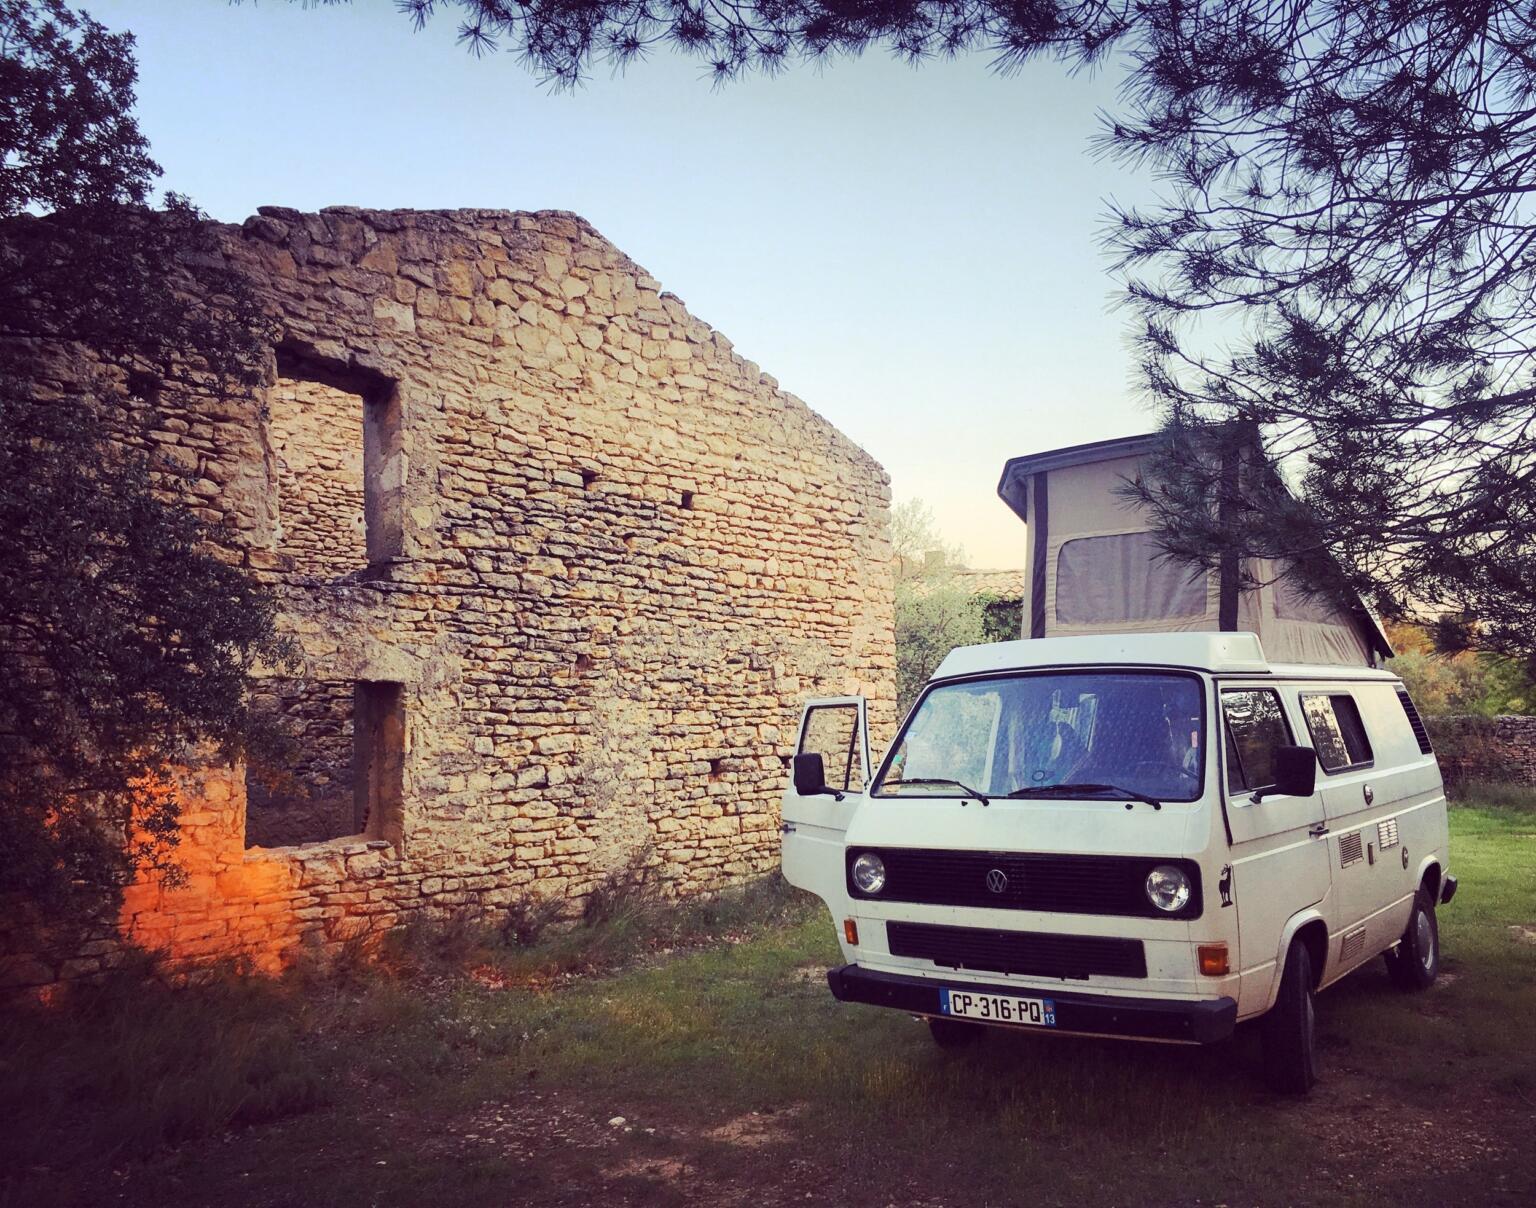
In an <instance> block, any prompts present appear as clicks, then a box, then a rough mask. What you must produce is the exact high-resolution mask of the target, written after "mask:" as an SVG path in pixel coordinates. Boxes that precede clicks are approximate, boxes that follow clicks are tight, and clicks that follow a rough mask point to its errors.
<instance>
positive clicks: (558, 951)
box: [0, 797, 1536, 1204]
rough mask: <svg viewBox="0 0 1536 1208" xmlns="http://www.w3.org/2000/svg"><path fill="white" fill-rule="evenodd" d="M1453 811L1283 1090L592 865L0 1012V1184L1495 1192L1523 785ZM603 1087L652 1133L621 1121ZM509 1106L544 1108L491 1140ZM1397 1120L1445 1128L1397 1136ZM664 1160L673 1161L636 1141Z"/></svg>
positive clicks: (521, 1197)
mask: <svg viewBox="0 0 1536 1208" xmlns="http://www.w3.org/2000/svg"><path fill="white" fill-rule="evenodd" d="M1452 834H1453V839H1452V842H1453V861H1454V869H1455V871H1456V872H1457V874H1458V876H1459V877H1460V878H1461V891H1460V893H1459V894H1458V896H1457V899H1456V901H1455V903H1454V904H1453V905H1452V906H1450V907H1448V908H1446V909H1445V910H1444V911H1443V912H1442V914H1441V929H1442V938H1443V945H1444V951H1445V962H1444V976H1443V978H1442V984H1441V985H1440V986H1438V987H1437V988H1436V989H1435V990H1434V991H1432V992H1430V993H1429V994H1426V995H1420V996H1403V995H1401V994H1399V993H1397V992H1396V991H1394V990H1392V989H1391V987H1390V985H1389V984H1388V981H1387V979H1386V977H1385V975H1384V974H1383V973H1381V972H1379V971H1378V970H1377V969H1376V968H1371V969H1369V970H1366V971H1362V972H1361V973H1358V974H1356V975H1354V976H1352V977H1350V978H1349V979H1347V980H1346V981H1345V982H1344V983H1342V984H1341V985H1340V986H1339V987H1337V988H1335V989H1333V990H1330V991H1329V992H1328V993H1327V994H1326V995H1325V996H1324V997H1323V998H1322V999H1320V1005H1319V1016H1320V1022H1321V1025H1322V1039H1323V1044H1324V1049H1325V1064H1326V1066H1327V1067H1328V1069H1329V1079H1328V1082H1327V1083H1325V1085H1324V1087H1323V1088H1321V1093H1320V1094H1318V1095H1317V1096H1315V1097H1314V1099H1313V1100H1312V1101H1309V1102H1307V1103H1306V1104H1298V1103H1293V1102H1288V1101H1284V1100H1279V1099H1276V1098H1274V1097H1272V1096H1270V1095H1269V1094H1267V1093H1266V1092H1265V1091H1263V1090H1262V1089H1261V1088H1260V1085H1259V1083H1258V1080H1257V1077H1256V1070H1255V1066H1256V1047H1255V1043H1254V1038H1253V1037H1252V1036H1250V1035H1244V1034H1242V1033H1240V1034H1239V1036H1238V1037H1237V1038H1236V1039H1234V1040H1233V1041H1232V1042H1230V1043H1228V1044H1225V1045H1220V1046H1215V1047H1213V1048H1209V1049H1187V1048H1178V1047H1157V1046H1130V1045H1124V1044H1116V1043H1112V1042H1095V1041H1086V1040H1074V1039H1070V1038H1054V1039H1050V1038H1036V1037H1032V1036H1018V1035H1012V1034H998V1035H995V1036H993V1037H991V1038H989V1039H988V1041H987V1042H986V1043H984V1044H983V1045H981V1046H978V1047H977V1048H976V1049H974V1050H972V1051H969V1052H966V1053H964V1054H960V1055H952V1054H944V1053H940V1052H939V1051H937V1050H936V1049H934V1048H933V1047H932V1046H931V1045H930V1043H929V1042H928V1040H927V1037H926V1035H925V1034H924V1030H923V1029H922V1028H921V1027H920V1026H919V1025H916V1024H914V1023H912V1022H911V1021H910V1020H908V1019H906V1018H905V1017H903V1016H900V1015H898V1014H895V1013H893V1012H888V1011H879V1010H876V1009H873V1008H859V1007H848V1006H843V1005H841V1004H838V1003H836V1002H834V1001H833V1000H832V999H831V997H830V996H829V995H828V994H827V992H826V987H825V983H824V982H823V981H822V979H821V977H820V972H821V971H822V970H823V969H825V968H826V967H827V966H829V965H830V964H832V963H834V962H835V961H836V960H837V959H838V957H837V948H836V944H835V942H834V940H833V933H832V926H831V923H830V921H829V920H828V918H827V916H826V913H825V911H824V910H822V909H821V908H820V906H819V903H809V902H807V901H806V900H804V899H801V898H799V896H798V895H795V894H794V893H793V891H789V890H787V889H785V888H784V887H782V884H781V883H779V882H778V881H777V879H776V878H774V879H771V880H769V881H767V882H764V883H763V884H761V885H759V886H757V887H754V888H752V889H750V890H749V891H746V892H740V893H736V894H731V895H727V896H725V897H724V898H722V899H720V900H719V901H716V902H713V903H705V904H698V903H695V904H689V905H686V906H680V907H679V906H672V907H664V906H660V905H658V904H656V903H655V902H654V901H652V900H650V899H648V898H647V897H646V896H645V895H639V894H637V895H631V896H630V897H629V898H627V899H626V898H624V895H617V899H616V903H615V904H613V905H612V908H610V909H606V910H605V911H603V912H600V913H601V915H602V917H598V918H594V919H591V920H590V921H589V924H588V925H584V926H582V927H578V928H576V929H574V930H568V931H565V932H559V933H550V934H546V935H544V936H542V937H541V938H540V939H539V940H538V941H537V942H536V943H532V944H518V943H516V942H515V937H514V938H513V940H512V941H508V940H507V939H505V938H503V937H501V936H500V935H498V933H497V932H496V931H494V930H488V929H485V928H478V927H474V926H471V925H470V924H468V923H465V922H463V921H460V922H459V923H457V924H455V925H453V926H451V927H448V928H443V929H440V930H439V931H438V932H437V933H435V934H434V933H429V932H427V931H425V930H421V931H418V932H416V933H414V934H411V935H406V936H403V937H400V938H398V939H397V940H396V941H395V942H394V943H393V944H392V945H391V947H390V949H389V950H388V951H386V952H385V953H383V954H382V957H383V959H382V961H381V967H379V968H376V969H361V970H360V969H355V968H354V969H352V970H350V971H348V973H347V976H345V977H334V976H333V977H326V978H321V977H319V976H317V975H316V974H314V973H308V974H305V975H303V976H300V977H296V978H293V979H290V980H289V981H288V982H285V983H275V984H274V983H262V982H256V981H249V980H243V979H238V978H233V977H231V978H228V979H225V980H223V981H221V982H219V983H218V984H215V985H212V986H208V987H203V988H200V989H196V990H186V991H169V990H165V989H161V988H153V987H150V988H143V987H138V988H133V987H129V986H126V985H122V984H118V985H113V986H107V987H103V988H101V989H100V990H99V991H97V992H95V993H94V994H92V995H89V996H87V997H86V998H85V999H84V1000H82V1001H81V1002H79V1003H78V1004H76V1005H75V1006H74V1007H73V1008H72V1009H71V1010H70V1011H69V1012H68V1013H66V1014H63V1015H57V1014H55V1015H52V1016H42V1015H27V1016H22V1017H20V1018H19V1019H17V1020H15V1021H12V1023H13V1026H11V1027H9V1028H7V1029H5V1030H4V1032H3V1034H0V1085H3V1086H4V1087H5V1092H6V1093H5V1100H6V1101H5V1102H4V1103H3V1104H0V1188H4V1187H6V1186H7V1184H6V1183H5V1182H4V1181H3V1180H5V1179H6V1178H9V1179H10V1183H9V1191H8V1192H7V1191H5V1190H0V1204H22V1203H34V1202H39V1201H42V1200H46V1199H48V1198H50V1197H51V1198H53V1199H54V1200H58V1201H62V1200H67V1199H69V1198H70V1197H71V1196H74V1197H75V1198H78V1199H79V1200H80V1201H81V1202H92V1201H94V1200H95V1199H96V1198H98V1193H99V1192H100V1191H101V1190H102V1188H103V1187H107V1186H110V1187H112V1188H113V1189H114V1195H115V1196H116V1197H121V1198H123V1199H124V1200H125V1201H126V1202H143V1203H149V1202H189V1203H190V1202H215V1201H216V1202H221V1203H252V1204H256V1203H260V1204H267V1203H271V1204H277V1203H291V1202H295V1201H298V1200H302V1201H303V1202H306V1203H317V1204H324V1203H335V1204H350V1203H380V1204H388V1203H400V1204H406V1203H420V1202H426V1201H431V1200H434V1199H438V1198H441V1197H442V1195H443V1189H444V1188H446V1187H450V1186H451V1187H452V1191H453V1197H454V1199H455V1200H456V1201H457V1202H459V1203H463V1204H482V1203H484V1204H492V1203H498V1204H499V1203H506V1202H527V1201H529V1200H532V1199H534V1198H538V1199H539V1200H540V1202H541V1203H567V1202H568V1203H581V1202H587V1201H588V1200H590V1199H595V1198H599V1197H603V1198H607V1199H610V1200H611V1201H612V1202H618V1203H628V1202H636V1203H642V1202H643V1203H650V1202H674V1201H673V1200H669V1199H668V1198H667V1197H668V1196H676V1195H683V1194H684V1193H683V1192H681V1191H677V1186H695V1187H699V1186H703V1187H704V1188H705V1189H704V1190H700V1191H698V1193H697V1194H694V1193H688V1194H689V1195H690V1196H691V1198H692V1199H708V1200H716V1199H721V1198H730V1195H728V1194H726V1192H728V1191H730V1190H731V1189H732V1188H736V1189H738V1190H740V1191H742V1192H743V1194H746V1195H747V1197H748V1198H751V1199H753V1200H755V1201H757V1202H762V1203H775V1202H781V1200H782V1202H788V1200H790V1199H794V1200H796V1201H797V1202H803V1200H804V1198H805V1195H806V1193H807V1192H809V1193H811V1194H812V1195H813V1196H815V1197H816V1198H818V1199H822V1198H828V1199H831V1198H841V1199H847V1200H850V1201H852V1202H865V1201H868V1202H877V1203H887V1202H892V1201H902V1200H908V1199H914V1198H920V1197H922V1196H928V1197H931V1198H939V1199H943V1200H944V1201H946V1202H948V1201H950V1200H951V1199H956V1198H957V1202H965V1203H970V1204H984V1203H1002V1202H1012V1201H1014V1200H1016V1199H1018V1198H1020V1197H1021V1195H1022V1194H1023V1192H1021V1189H1027V1191H1028V1198H1030V1199H1032V1200H1034V1201H1037V1202H1044V1203H1055V1202H1062V1203H1067V1202H1082V1201H1091V1202H1106V1203H1142V1202H1149V1203H1150V1202H1158V1203H1168V1202H1177V1203H1193V1202H1211V1203H1216V1202H1225V1203H1320V1204H1332V1203H1339V1204H1354V1203H1364V1202H1366V1201H1368V1200H1374V1199H1375V1198H1379V1197H1381V1196H1383V1195H1393V1196H1396V1197H1397V1198H1402V1199H1416V1200H1421V1201H1435V1202H1449V1201H1452V1200H1460V1201H1469V1200H1478V1201H1484V1202H1498V1201H1500V1198H1501V1197H1506V1198H1507V1202H1510V1203H1517V1202H1521V1200H1520V1197H1521V1196H1522V1195H1526V1194H1528V1193H1536V1162H1532V1160H1531V1159H1530V1158H1527V1157H1523V1154H1524V1144H1525V1142H1526V1139H1527V1138H1528V1137H1529V1130H1530V1119H1531V1113H1532V1108H1533V1106H1536V1043H1533V1040H1532V1035H1531V1027H1530V1023H1529V1021H1530V1020H1532V1019H1536V945H1533V944H1529V943H1525V942H1523V941H1521V940H1519V939H1517V938H1516V937H1515V936H1514V935H1512V933H1511V930H1510V929H1511V926H1514V925H1519V924H1525V923H1531V924H1536V876H1533V875H1532V868H1533V866H1536V801H1532V800H1531V799H1530V798H1529V797H1527V798H1525V799H1523V801H1522V799H1518V798H1510V799H1509V800H1508V801H1507V802H1506V803H1504V804H1501V805H1500V806H1499V808H1491V809H1485V808H1459V809H1457V810H1454V811H1453V813H1452ZM525 936H526V933H525ZM466 970H467V972H466ZM594 972H596V973H597V974H598V975H593V974H594ZM575 974H582V976H573V975H575ZM530 1112H531V1113H534V1114H533V1115H532V1116H531V1117H529V1116H528V1113H530ZM754 1112H756V1113H758V1115H757V1116H752V1115H751V1113H754ZM488 1113H489V1115H488ZM561 1113H564V1114H561ZM619 1115H623V1116H625V1117H626V1118H633V1119H634V1120H636V1121H639V1122H642V1123H648V1124H649V1125H652V1126H654V1127H655V1128H656V1130H657V1131H656V1132H655V1133H654V1134H650V1133H646V1132H644V1130H643V1129H640V1130H638V1131H636V1132H634V1133H632V1134H621V1133H616V1132H614V1131H613V1130H612V1129H609V1128H607V1126H606V1120H607V1119H608V1117H609V1116H619ZM502 1116H505V1118H506V1119H507V1120H511V1121H514V1122H516V1121H518V1120H524V1119H525V1118H528V1119H532V1120H533V1121H534V1123H533V1124H532V1125H530V1126H529V1128H530V1130H531V1131H529V1134H528V1136H527V1137H526V1138H523V1139H521V1140H519V1141H518V1142H517V1144H516V1145H512V1144H511V1143H510V1142H508V1143H505V1144H504V1143H500V1142H498V1143H497V1144H496V1145H493V1146H490V1147H489V1148H487V1140H486V1138H487V1136H489V1135H490V1134H491V1133H494V1132H495V1130H496V1129H498V1128H502V1127H503V1125H502V1124H501V1123H496V1121H497V1120H499V1119H500V1118H501V1117H502ZM487 1119H489V1120H491V1123H486V1120H487ZM742 1119H747V1120H756V1121H762V1120H770V1121H773V1120H776V1121H779V1122H780V1123H778V1124H776V1125H775V1126H774V1128H775V1129H777V1130H778V1131H777V1132H775V1133H774V1135H775V1137H777V1142H776V1143H775V1144H769V1145H765V1146H762V1147H754V1146H752V1145H735V1144H726V1143H723V1142H720V1141H718V1140H712V1139H711V1137H712V1135H713V1134H712V1133H711V1131H710V1129H709V1128H708V1127H706V1125H708V1124H718V1123H719V1122H721V1121H732V1120H742ZM561 1121H564V1123H561ZM1458 1122H1461V1123H1458ZM1427 1125H1433V1127H1432V1128H1431V1129H1429V1131H1427V1132H1426V1133H1425V1134H1424V1136H1423V1137H1422V1138H1420V1139H1419V1140H1418V1141H1416V1142H1412V1143H1410V1142H1408V1141H1407V1138H1408V1137H1409V1136H1410V1131H1411V1130H1412V1129H1417V1128H1421V1127H1424V1126H1427ZM506 1127H507V1128H512V1127H513V1125H510V1124H509V1125H506ZM1378 1127H1379V1129H1380V1132H1379V1134H1378V1133H1377V1132H1372V1131H1370V1130H1372V1129H1376V1128H1378ZM1361 1130H1365V1131H1364V1132H1362V1131H1361ZM1404 1130H1410V1131H1404ZM1506 1130H1508V1131H1509V1135H1514V1134H1515V1133H1518V1135H1519V1136H1520V1138H1521V1148H1520V1149H1519V1150H1518V1151H1512V1150H1510V1149H1509V1148H1508V1147H1507V1146H1505V1145H1504V1144H1503V1142H1502V1141H1501V1139H1500V1138H1502V1137H1504V1136H1505V1135H1506ZM1357 1134H1358V1135H1357ZM495 1135H497V1136H501V1135H502V1134H501V1133H495ZM508 1135H510V1134H508ZM518 1135H519V1136H521V1134H518ZM469 1137H474V1138H476V1140H474V1141H470V1140H468V1139H466V1138H469ZM246 1138H259V1145H260V1160H259V1161H256V1160H253V1158H254V1155H253V1154H252V1153H251V1152H250V1150H249V1148H248V1146H249V1145H251V1144H255V1142H254V1141H247V1140H246ZM1472 1138H1481V1140H1477V1141H1475V1143H1474V1140H1472ZM1463 1142H1465V1145H1463V1144H1462V1143H1463ZM1403 1144H1409V1148H1411V1149H1420V1150H1421V1149H1423V1148H1425V1147H1427V1148H1428V1149H1429V1150H1430V1151H1431V1152H1433V1153H1435V1154H1437V1155H1441V1156H1437V1157H1436V1158H1435V1160H1434V1161H1432V1162H1429V1163H1428V1164H1425V1163H1423V1162H1413V1163H1404V1162H1400V1161H1397V1160H1396V1155H1397V1153H1398V1147H1399V1146H1400V1145H1403ZM1479 1147H1481V1148H1479ZM1462 1148H1465V1149H1466V1151H1467V1152H1466V1153H1465V1154H1462V1153H1461V1149H1462ZM1485 1151H1486V1152H1485ZM381 1153H382V1154H387V1155H388V1156H387V1158H380V1157H379V1155H380V1154H381ZM1512 1153H1513V1155H1514V1156H1510V1155H1511V1154H1512ZM605 1155H607V1156H605ZM614 1155H617V1156H618V1157H622V1158H623V1162H620V1163H619V1164H618V1165H617V1166H616V1165H614V1163H615V1162H616V1161H617V1157H615V1156H614ZM1442 1157H1443V1160H1442ZM674 1160H675V1161H678V1162H682V1163H683V1166H682V1167H681V1168H680V1169H684V1170H687V1171H692V1172H694V1173H693V1174H692V1175H689V1176H688V1177H690V1178H693V1179H694V1180H695V1183H694V1184H688V1183H686V1180H685V1181H684V1183H682V1184H679V1183H678V1179H680V1178H683V1176H682V1175H679V1174H677V1173H676V1171H675V1170H674V1172H673V1174H672V1175H670V1176H668V1177H667V1178H665V1179H663V1178H660V1177H652V1176H650V1175H647V1174H645V1173H644V1172H645V1171H647V1170H652V1169H667V1170H672V1169H673V1168H672V1167H666V1166H665V1165H663V1166H661V1167H655V1166H654V1164H655V1163H657V1162H662V1163H665V1162H667V1161H674ZM381 1163H384V1164H381ZM625 1163H628V1165H625ZM647 1163H651V1164H652V1165H647ZM113 1171H117V1172H118V1173H117V1174H113V1173H112V1172H113ZM957 1171H959V1172H963V1177H962V1181H961V1182H960V1183H959V1184H957V1182H956V1172H957ZM125 1172H126V1173H125ZM636 1172H639V1173H636ZM699 1179H704V1180H705V1184H702V1185H701V1184H698V1182H697V1180H699ZM114 1180H115V1181H114ZM1500 1180H1502V1182H1501V1181H1500ZM513 1185H515V1186H516V1187H518V1188H519V1189H521V1190H520V1191H519V1193H518V1194H517V1195H516V1196H512V1197H511V1199H510V1201H509V1195H508V1187H509V1186H513ZM540 1188H542V1189H543V1191H542V1192H540V1193H539V1195H538V1196H535V1194H534V1192H535V1191H536V1190H537V1189H540ZM669 1188H670V1189H671V1190H668V1189H669ZM957 1188H958V1189H959V1192H960V1194H959V1195H958V1197H957V1195H956V1193H957ZM658 1197H659V1198H658ZM775 1197H779V1198H775ZM675 1202H683V1201H682V1200H675ZM690 1202H691V1201H690Z"/></svg>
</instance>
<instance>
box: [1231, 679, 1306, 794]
mask: <svg viewBox="0 0 1536 1208" xmlns="http://www.w3.org/2000/svg"><path fill="white" fill-rule="evenodd" d="M1221 713H1222V718H1223V720H1224V723H1225V724H1224V725H1223V727H1222V728H1223V729H1224V730H1225V731H1226V746H1227V791H1228V792H1229V793H1237V792H1243V791H1245V790H1250V791H1251V790H1254V789H1263V788H1268V787H1269V786H1270V785H1272V784H1274V783H1275V748H1276V747H1285V746H1289V745H1290V743H1291V728H1290V726H1289V725H1287V724H1286V720H1285V713H1284V711H1283V710H1282V709H1281V708H1280V694H1279V693H1278V692H1276V691H1275V690H1274V689H1273V688H1237V689H1234V690H1232V691H1230V692H1223V693H1222V694H1221Z"/></svg>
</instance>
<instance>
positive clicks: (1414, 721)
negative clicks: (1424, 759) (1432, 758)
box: [1397, 688, 1435, 755]
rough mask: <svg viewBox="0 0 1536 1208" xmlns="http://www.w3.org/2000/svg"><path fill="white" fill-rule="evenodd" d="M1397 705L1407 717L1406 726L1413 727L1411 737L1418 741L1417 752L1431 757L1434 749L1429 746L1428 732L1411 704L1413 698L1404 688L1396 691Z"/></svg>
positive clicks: (1416, 709)
mask: <svg viewBox="0 0 1536 1208" xmlns="http://www.w3.org/2000/svg"><path fill="white" fill-rule="evenodd" d="M1397 699H1398V703H1399V704H1401V705H1402V706H1403V712H1404V713H1406V714H1407V715H1408V724H1409V725H1410V726H1412V727H1413V736H1414V738H1416V739H1418V742H1419V750H1420V751H1421V752H1422V753H1423V754H1425V755H1433V754H1434V753H1435V748H1434V747H1432V746H1430V744H1429V731H1428V730H1426V729H1425V728H1424V719H1423V718H1422V717H1420V716H1419V710H1418V708H1417V707H1416V706H1415V705H1414V703H1413V697H1411V696H1409V695H1408V690H1407V689H1406V688H1399V689H1398V690H1397Z"/></svg>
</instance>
